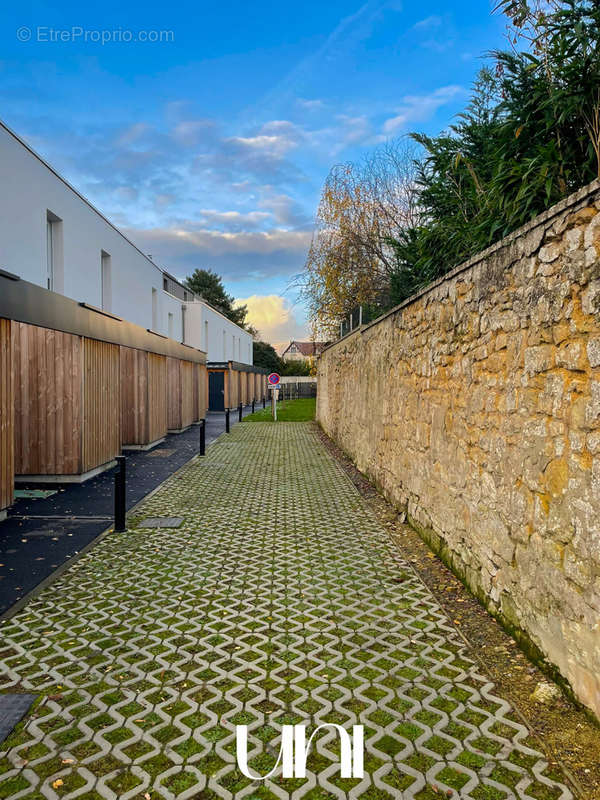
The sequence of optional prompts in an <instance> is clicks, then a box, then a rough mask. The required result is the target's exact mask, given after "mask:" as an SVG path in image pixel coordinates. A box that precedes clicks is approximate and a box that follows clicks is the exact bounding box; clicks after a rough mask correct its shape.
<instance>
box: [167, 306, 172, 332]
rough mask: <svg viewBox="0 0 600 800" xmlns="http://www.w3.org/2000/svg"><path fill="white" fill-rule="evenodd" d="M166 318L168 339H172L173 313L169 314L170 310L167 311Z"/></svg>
mask: <svg viewBox="0 0 600 800" xmlns="http://www.w3.org/2000/svg"><path fill="white" fill-rule="evenodd" d="M167 319H168V326H169V327H168V334H169V339H172V338H173V314H171V312H170V311H169V315H168V317H167Z"/></svg>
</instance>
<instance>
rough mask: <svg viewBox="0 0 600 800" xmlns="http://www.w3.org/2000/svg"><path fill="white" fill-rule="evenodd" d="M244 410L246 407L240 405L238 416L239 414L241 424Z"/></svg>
mask: <svg viewBox="0 0 600 800" xmlns="http://www.w3.org/2000/svg"><path fill="white" fill-rule="evenodd" d="M243 410H244V406H243V405H242V404H241V403H240V407H239V408H238V414H239V421H240V422H241V421H242V412H243Z"/></svg>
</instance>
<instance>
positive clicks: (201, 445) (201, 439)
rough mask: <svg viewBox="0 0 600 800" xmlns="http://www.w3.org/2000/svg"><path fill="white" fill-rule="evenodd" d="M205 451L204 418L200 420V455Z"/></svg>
mask: <svg viewBox="0 0 600 800" xmlns="http://www.w3.org/2000/svg"><path fill="white" fill-rule="evenodd" d="M205 453H206V419H201V420H200V455H201V456H203V455H204V454H205Z"/></svg>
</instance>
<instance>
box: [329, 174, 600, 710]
mask: <svg viewBox="0 0 600 800" xmlns="http://www.w3.org/2000/svg"><path fill="white" fill-rule="evenodd" d="M598 209H600V183H599V182H595V183H593V184H591V185H590V186H588V187H586V188H585V189H583V190H582V191H581V192H579V193H577V194H576V195H573V196H572V197H570V198H568V199H567V200H566V201H564V202H562V203H560V204H558V205H557V206H554V207H553V208H552V209H550V210H549V211H548V212H546V213H545V214H543V215H541V216H540V217H537V218H536V219H535V220H533V221H532V222H531V223H529V224H528V225H527V226H525V227H524V228H522V229H520V230H518V231H516V232H515V233H514V234H512V235H511V236H509V237H507V238H506V239H504V240H503V241H502V242H500V243H499V244H498V245H495V246H494V247H491V248H489V249H488V250H486V251H485V252H483V253H481V254H480V255H478V256H477V257H476V258H474V259H472V260H471V261H469V262H468V263H466V264H464V265H462V266H461V267H458V268H457V269H455V270H454V271H453V272H451V273H450V274H449V275H447V276H446V277H445V278H444V279H442V280H440V281H438V282H437V283H436V284H434V285H433V286H432V287H429V288H428V289H427V290H426V291H424V292H422V293H421V294H419V295H417V296H416V297H414V298H411V299H410V300H409V301H407V302H406V303H403V304H402V305H401V306H399V307H398V308H396V309H394V310H393V311H391V312H390V313H389V314H387V315H386V316H385V317H383V318H381V319H380V320H379V321H377V322H375V323H372V324H371V325H368V326H364V327H363V328H361V329H360V330H359V331H357V332H354V333H353V334H350V335H349V336H347V337H345V338H344V339H342V340H340V341H339V342H337V343H336V344H334V345H332V346H330V347H329V348H328V349H327V350H326V351H325V352H324V353H323V354H322V356H321V357H320V359H319V365H318V380H319V394H318V399H317V419H318V421H319V423H320V424H321V426H322V427H323V429H324V430H325V432H326V433H327V434H329V435H330V436H331V437H332V438H333V439H334V440H335V441H336V442H337V443H338V444H339V445H340V446H341V447H342V448H343V449H344V450H345V451H346V452H347V453H348V454H349V455H350V456H351V457H352V458H353V459H354V461H355V463H356V465H357V467H358V468H359V469H360V470H361V471H362V472H364V473H366V474H367V475H368V476H369V477H370V478H371V479H372V480H373V481H374V482H375V483H376V484H377V485H378V486H379V487H380V489H381V490H382V491H383V493H384V494H385V495H386V496H387V497H388V498H389V499H390V500H391V501H392V502H394V503H395V504H396V505H397V506H399V507H405V508H406V509H407V511H408V514H409V519H410V521H411V523H412V524H414V525H415V527H416V528H417V529H418V530H419V531H420V532H421V534H422V535H423V536H424V537H425V538H426V539H427V541H429V543H430V544H431V545H432V546H433V548H434V549H435V550H436V551H437V552H438V553H440V554H441V555H442V557H444V558H445V560H446V561H447V562H448V563H449V564H450V565H451V566H452V568H453V569H454V570H455V571H456V572H457V573H458V574H459V575H460V576H461V577H462V578H463V579H464V580H465V581H466V582H467V583H468V585H469V586H470V587H471V588H472V590H473V591H474V592H475V593H476V594H477V595H478V596H479V597H480V598H481V599H482V600H483V601H484V602H485V603H486V604H487V606H488V608H489V609H490V610H491V611H492V612H493V613H495V614H497V615H498V616H499V617H500V618H501V619H502V620H503V621H504V623H505V624H507V625H508V626H509V627H510V628H511V629H512V630H513V631H514V633H515V635H516V637H517V638H518V639H520V640H521V642H522V643H523V644H527V645H528V646H530V647H531V646H533V647H532V649H533V650H534V651H536V652H537V653H538V654H540V652H541V654H543V656H544V657H545V658H546V659H547V660H548V662H549V663H550V664H552V665H554V666H555V667H556V668H557V669H558V671H559V672H560V674H562V676H563V677H564V678H566V679H567V681H568V682H569V683H570V685H571V687H572V688H573V690H574V692H575V694H576V696H577V697H578V698H579V699H580V700H581V701H582V702H583V703H584V704H585V705H587V706H588V707H589V708H591V709H593V710H594V711H595V713H596V714H597V715H598V716H600V255H599V254H600V213H599V212H598Z"/></svg>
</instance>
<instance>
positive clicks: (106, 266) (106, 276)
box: [100, 250, 112, 311]
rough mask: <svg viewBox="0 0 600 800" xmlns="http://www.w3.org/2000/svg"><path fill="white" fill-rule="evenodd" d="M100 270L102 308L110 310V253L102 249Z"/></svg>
mask: <svg viewBox="0 0 600 800" xmlns="http://www.w3.org/2000/svg"><path fill="white" fill-rule="evenodd" d="M100 271H101V278H102V308H103V309H104V310H105V311H112V274H111V259H110V254H109V253H106V252H105V251H104V250H102V251H101V253H100Z"/></svg>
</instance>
